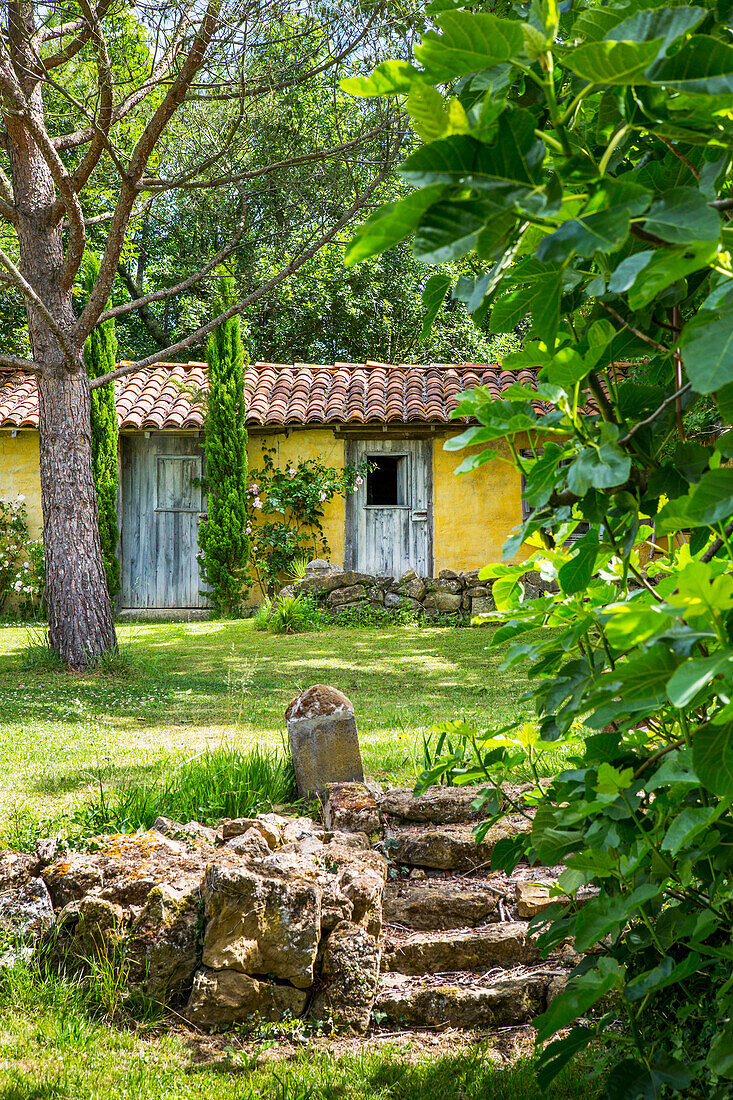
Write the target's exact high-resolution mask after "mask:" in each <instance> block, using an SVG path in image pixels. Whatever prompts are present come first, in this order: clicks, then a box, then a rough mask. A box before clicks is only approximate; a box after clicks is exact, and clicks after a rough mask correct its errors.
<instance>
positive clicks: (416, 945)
mask: <svg viewBox="0 0 733 1100" xmlns="http://www.w3.org/2000/svg"><path fill="white" fill-rule="evenodd" d="M539 959H540V954H539V951H538V950H537V946H536V944H535V941H534V939H533V938H532V937H531V936H529V935H528V933H527V924H526V922H525V921H507V922H505V923H502V924H493V925H490V926H488V927H487V928H472V929H462V930H458V931H446V932H442V931H439V932H417V933H413V934H412V935H407V936H399V934H395V933H394V932H393V931H392V930H391V929H390V930H389V931H388V932H387V933H386V934H385V936H384V939H383V941H382V970H383V971H392V972H397V973H400V974H412V975H420V974H442V973H446V972H448V971H454V970H464V971H465V970H475V971H488V970H493V969H497V968H499V969H502V970H510V969H512V968H513V967H516V966H532V965H533V964H535V963H537V962H539Z"/></svg>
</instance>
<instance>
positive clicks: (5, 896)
mask: <svg viewBox="0 0 733 1100" xmlns="http://www.w3.org/2000/svg"><path fill="white" fill-rule="evenodd" d="M52 924H53V905H52V904H51V895H50V894H49V892H48V890H47V888H46V884H45V883H44V881H43V879H40V878H31V879H28V881H27V882H25V883H23V885H22V886H13V887H11V888H10V889H9V890H3V892H2V893H0V939H2V942H3V943H4V944H7V943H20V942H22V943H33V942H35V941H36V940H37V939H39V938H40V937H41V936H42V935H43V934H44V933H45V932H48V931H49V929H50V928H51V926H52Z"/></svg>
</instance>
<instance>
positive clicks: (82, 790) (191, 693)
mask: <svg viewBox="0 0 733 1100" xmlns="http://www.w3.org/2000/svg"><path fill="white" fill-rule="evenodd" d="M119 636H120V644H121V648H122V654H123V658H128V660H127V665H128V668H127V670H126V671H125V670H124V668H123V670H122V671H123V672H124V674H120V672H119V671H118V673H117V674H115V675H109V674H106V675H105V674H102V673H95V674H93V675H83V676H80V675H72V674H68V673H63V672H58V671H50V670H48V669H44V665H43V662H39V661H38V660H36V661H35V663H34V662H29V660H28V647H29V644H30V645H31V646H32V645H33V644H36V645H38V643H39V641H40V640H41V635H40V632H39V630H38V629H37V628H30V629H28V628H26V627H24V626H15V625H4V626H2V627H0V716H1V717H0V730H1V731H2V732H1V736H0V792H1V793H0V799H1V801H0V846H10V847H13V846H20V844H21V843H23V842H25V844H26V845H30V844H32V840H33V837H34V835H37V832H38V830H39V829H40V830H41V831H43V830H44V828H45V829H47V830H48V831H49V832H50V831H51V829H52V828H53V822H54V820H56V821H58V819H59V817H60V815H63V814H64V812H66V811H68V810H70V809H71V808H73V807H74V806H75V805H78V804H80V803H82V802H83V801H84V800H85V799H89V797H90V795H91V793H92V792H93V791H94V789H95V785H97V784H98V783H99V779H100V777H102V781H103V783H105V784H106V785H107V786H111V785H114V784H123V785H124V784H127V783H130V782H132V783H135V781H136V780H140V781H141V782H150V781H153V782H154V781H155V778H156V776H157V775H159V774H161V772H164V771H165V770H166V769H168V770H169V771H170V769H171V768H172V767H173V766H175V764H180V763H181V762H182V761H185V760H189V759H191V758H192V757H194V756H195V755H196V754H198V753H200V752H202V751H204V750H205V749H206V748H207V747H209V748H216V747H218V746H220V745H222V744H225V745H228V746H231V747H235V748H248V747H253V746H254V745H261V746H265V747H274V748H277V747H279V746H280V745H281V739H282V737H283V734H284V718H283V713H284V710H285V707H286V706H287V704H288V702H289V701H290V700H291V699H292V698H293V697H294V696H295V695H297V694H298V692H299V691H301V690H302V689H303V688H304V687H307V686H308V685H310V684H313V683H323V682H326V683H330V684H333V685H335V686H336V687H338V688H340V689H341V690H342V691H344V692H346V694H347V695H349V696H350V698H351V699H352V700H353V702H354V705H355V708H356V715H357V722H358V725H359V730H360V739H361V746H362V753H363V756H364V762H365V767H366V770H367V771H368V772H371V773H372V774H374V775H376V776H378V777H379V778H383V779H392V780H395V781H402V782H406V783H410V782H411V781H413V780H414V778H415V776H416V775H417V774H418V772H419V771H420V770H421V767H422V738H423V735H425V734H429V733H430V731H431V729H432V727H433V726H434V725H435V724H436V723H437V722H440V721H443V720H445V719H448V718H455V717H464V718H467V719H471V720H474V721H475V722H476V723H477V724H478V725H479V726H485V725H488V724H503V723H504V722H505V721H507V720H508V719H510V718H513V717H515V716H517V714H518V712H519V713H521V710H523V711H524V712H525V713H529V707H528V704H526V703H525V704H520V703H519V702H518V699H519V696H520V695H521V693H522V692H523V690H525V688H526V683H525V682H524V681H523V679H522V677H521V676H520V675H518V674H517V673H516V672H512V673H504V672H502V671H501V670H500V668H499V665H500V662H501V653H498V652H494V651H489V650H488V649H487V646H488V642H489V639H490V634H489V633H488V631H487V630H483V629H482V630H477V629H461V630H458V629H452V628H446V627H435V628H424V629H421V628H418V627H415V626H401V627H392V628H386V629H364V628H346V627H343V628H342V627H339V628H334V629H330V630H326V631H323V632H321V633H315V634H301V635H295V636H290V637H288V636H285V637H281V636H273V635H271V634H267V633H259V632H256V631H254V630H253V629H252V622H251V621H237V622H223V621H215V622H209V623H155V624H153V623H145V624H142V623H141V624H125V625H123V626H121V627H120V628H119ZM121 664H122V665H123V666H124V664H125V661H124V660H123V661H122V662H121ZM518 708H521V710H519V711H518ZM560 760H561V757H559V756H558V757H557V759H556V760H555V759H549V758H548V761H547V764H548V766H549V767H550V768H551V767H553V766H557V765H558V764H559V763H560ZM109 996H110V988H109V985H107V986H105V987H104V988H101V987H100V985H99V982H98V983H97V985H96V986H95V985H94V983H92V985H91V986H90V985H89V984H86V985H82V984H79V983H77V982H75V981H73V980H70V979H66V978H63V977H60V978H59V977H56V978H54V977H49V976H48V975H46V976H45V977H44V978H40V977H39V975H38V973H37V972H36V971H34V969H33V966H32V965H21V966H18V967H16V968H15V969H14V970H2V969H0V1100H128V1098H129V1100H133V1098H134V1100H204V1098H206V1100H257V1098H260V1097H261V1098H267V1100H269V1098H272V1100H401V1098H405V1100H407V1098H413V1097H420V1098H421V1100H452V1098H455V1100H459V1098H460V1100H484V1098H493V1100H533V1098H534V1097H536V1096H537V1095H538V1089H537V1084H536V1080H535V1077H534V1072H533V1068H532V1065H531V1063H530V1061H529V1060H528V1059H527V1058H526V1057H523V1058H520V1059H519V1060H518V1061H517V1062H516V1063H515V1064H513V1065H509V1066H502V1065H501V1064H500V1063H499V1062H497V1059H496V1054H495V1052H493V1053H492V1050H491V1049H490V1046H489V1045H487V1043H486V1042H483V1043H482V1042H478V1043H473V1044H472V1043H471V1042H470V1039H469V1037H466V1038H465V1040H464V1041H463V1042H462V1043H461V1044H459V1045H458V1046H456V1044H455V1043H454V1044H453V1045H452V1046H451V1043H450V1042H448V1043H446V1042H445V1041H444V1039H443V1038H441V1037H440V1036H436V1037H435V1039H434V1040H433V1037H432V1036H430V1035H428V1036H427V1038H425V1039H424V1040H423V1047H422V1050H421V1052H415V1051H414V1050H413V1051H411V1050H410V1041H409V1038H408V1037H404V1036H403V1037H402V1038H400V1037H399V1036H398V1037H396V1038H394V1039H387V1040H386V1042H387V1045H384V1046H380V1045H379V1043H378V1041H375V1040H373V1039H372V1040H370V1046H369V1049H368V1050H360V1049H359V1046H358V1043H353V1042H352V1043H351V1045H350V1046H349V1045H348V1044H345V1043H337V1045H336V1046H335V1047H332V1048H331V1049H330V1050H327V1051H321V1052H320V1053H318V1052H316V1051H315V1050H314V1049H313V1047H312V1046H311V1045H310V1044H309V1043H308V1042H307V1041H306V1042H304V1043H303V1044H302V1046H301V1047H300V1048H298V1047H297V1046H294V1047H292V1048H291V1050H292V1051H294V1053H291V1056H290V1058H289V1060H284V1059H283V1057H282V1053H283V1052H282V1050H281V1049H280V1048H278V1051H277V1052H276V1051H275V1050H270V1051H269V1055H270V1056H273V1055H276V1054H277V1057H274V1058H273V1059H272V1060H271V1061H268V1062H266V1063H264V1064H262V1063H258V1061H257V1057H258V1054H262V1053H263V1052H265V1053H267V1048H268V1047H269V1046H270V1043H269V1042H268V1041H260V1042H259V1043H255V1044H254V1045H253V1044H252V1043H251V1042H250V1043H247V1044H246V1045H244V1046H242V1044H241V1043H240V1041H239V1039H238V1038H237V1036H236V1035H234V1036H232V1037H230V1038H228V1039H222V1040H217V1041H216V1042H214V1041H212V1040H205V1041H204V1045H205V1042H209V1043H210V1046H211V1049H208V1050H205V1049H202V1046H201V1043H198V1040H196V1038H195V1036H193V1035H192V1034H191V1033H190V1032H187V1031H186V1029H185V1028H181V1027H177V1026H176V1025H177V1023H178V1021H177V1020H176V1019H175V1017H172V1018H170V1019H167V1020H165V1021H163V1022H162V1023H160V1024H158V1025H155V1026H153V1025H151V1024H150V1023H147V1024H146V1023H142V1024H141V1023H139V1022H138V1023H134V1022H132V1021H129V1020H128V1021H127V1023H126V1024H125V1026H121V1025H120V1024H119V1023H117V1022H113V1023H110V1019H109V1007H110V1006H109ZM433 1041H435V1042H436V1043H437V1044H438V1045H437V1046H436V1047H435V1048H434V1052H433V1050H432V1049H431V1047H430V1043H432V1042H433ZM197 1043H198V1045H197ZM227 1045H229V1051H228V1052H227V1049H226V1048H227ZM582 1078H583V1075H578V1073H577V1072H576V1071H575V1070H574V1069H573V1067H568V1069H567V1070H566V1071H565V1072H564V1074H563V1075H562V1078H561V1079H559V1080H558V1082H557V1084H556V1086H555V1087H554V1088H553V1090H552V1092H551V1094H550V1095H551V1096H552V1097H555V1098H556V1100H575V1098H580V1097H581V1096H582V1097H584V1100H591V1098H592V1096H593V1095H594V1093H593V1090H592V1089H589V1088H588V1085H587V1083H586V1082H585V1081H584V1080H583V1079H582Z"/></svg>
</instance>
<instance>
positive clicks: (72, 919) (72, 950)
mask: <svg viewBox="0 0 733 1100" xmlns="http://www.w3.org/2000/svg"><path fill="white" fill-rule="evenodd" d="M57 928H58V933H59V935H58V942H57V953H58V954H59V955H61V956H63V957H65V958H66V959H67V960H69V961H74V962H75V963H82V964H83V965H84V966H90V965H91V964H92V962H94V961H102V962H107V961H110V960H113V959H115V958H116V957H117V955H118V954H119V952H120V951H121V949H122V945H123V943H124V940H125V913H124V910H123V908H122V906H121V905H115V903H114V902H112V901H106V900H105V899H104V898H100V897H95V896H94V895H90V896H89V897H85V898H82V899H81V901H72V902H69V904H68V905H65V906H64V908H63V909H62V910H61V913H60V914H59V916H58V921H57Z"/></svg>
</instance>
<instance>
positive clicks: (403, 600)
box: [384, 592, 422, 611]
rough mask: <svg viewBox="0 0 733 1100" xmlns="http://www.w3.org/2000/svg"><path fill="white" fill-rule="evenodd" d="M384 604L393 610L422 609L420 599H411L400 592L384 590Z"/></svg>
mask: <svg viewBox="0 0 733 1100" xmlns="http://www.w3.org/2000/svg"><path fill="white" fill-rule="evenodd" d="M384 606H385V607H389V608H391V609H392V610H393V611H396V610H400V611H420V610H421V609H422V604H421V602H420V600H416V599H413V597H412V596H408V595H403V594H402V593H400V592H386V593H385V596H384Z"/></svg>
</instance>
